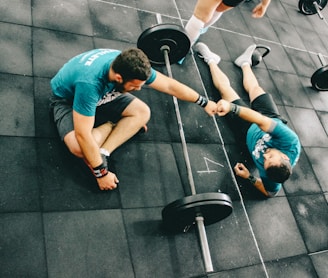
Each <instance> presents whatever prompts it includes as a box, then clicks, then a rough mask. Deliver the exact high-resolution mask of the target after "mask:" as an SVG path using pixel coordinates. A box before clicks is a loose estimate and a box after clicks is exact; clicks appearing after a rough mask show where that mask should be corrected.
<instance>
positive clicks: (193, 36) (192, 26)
mask: <svg viewBox="0 0 328 278" xmlns="http://www.w3.org/2000/svg"><path fill="white" fill-rule="evenodd" d="M203 27H204V22H203V21H201V20H200V19H198V18H197V17H195V16H194V15H192V16H191V18H190V19H189V21H188V22H187V24H186V27H185V30H186V32H187V34H188V36H189V39H190V41H191V42H192V43H194V42H195V41H196V40H197V39H198V37H199V34H200V30H201V29H202V28H203Z"/></svg>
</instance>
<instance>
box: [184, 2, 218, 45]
mask: <svg viewBox="0 0 328 278" xmlns="http://www.w3.org/2000/svg"><path fill="white" fill-rule="evenodd" d="M221 2H222V0H198V1H197V3H196V6H195V9H194V13H193V15H192V16H191V17H190V19H189V20H188V22H187V24H186V26H185V30H186V32H187V34H188V36H189V38H190V41H191V43H192V44H194V43H195V42H196V41H197V39H198V37H199V35H200V34H201V31H202V29H203V28H204V27H205V24H206V23H208V22H210V21H212V20H211V19H212V18H213V17H214V18H216V17H218V14H217V13H216V14H215V15H214V13H215V10H216V8H217V7H218V6H219V5H220V3H221ZM217 19H218V18H217ZM214 22H215V21H214ZM214 22H213V23H214ZM213 23H212V24H213ZM208 26H209V25H208ZM208 26H207V27H208Z"/></svg>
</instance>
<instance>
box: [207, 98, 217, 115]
mask: <svg viewBox="0 0 328 278" xmlns="http://www.w3.org/2000/svg"><path fill="white" fill-rule="evenodd" d="M204 109H205V111H206V113H207V114H208V115H210V116H213V115H215V114H216V113H217V110H218V107H217V105H216V103H215V102H214V101H212V100H209V101H208V103H207V105H206V106H205V108H204Z"/></svg>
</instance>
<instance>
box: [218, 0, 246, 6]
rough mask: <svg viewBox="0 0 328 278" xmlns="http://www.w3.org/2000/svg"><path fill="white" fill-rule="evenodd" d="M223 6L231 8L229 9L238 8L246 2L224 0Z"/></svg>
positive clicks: (241, 0)
mask: <svg viewBox="0 0 328 278" xmlns="http://www.w3.org/2000/svg"><path fill="white" fill-rule="evenodd" d="M222 2H223V4H225V5H227V6H229V7H236V6H238V5H239V4H240V3H242V2H244V0H223V1H222Z"/></svg>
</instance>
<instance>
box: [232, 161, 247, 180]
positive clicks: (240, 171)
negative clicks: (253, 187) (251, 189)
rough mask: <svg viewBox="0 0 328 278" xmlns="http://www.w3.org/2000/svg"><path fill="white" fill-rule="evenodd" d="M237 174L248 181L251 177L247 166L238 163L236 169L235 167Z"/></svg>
mask: <svg viewBox="0 0 328 278" xmlns="http://www.w3.org/2000/svg"><path fill="white" fill-rule="evenodd" d="M234 170H235V173H236V175H237V176H239V177H241V178H243V179H248V178H249V176H250V173H249V171H248V169H247V168H246V166H245V165H244V164H243V163H240V162H238V163H237V164H236V165H235V167H234Z"/></svg>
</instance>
